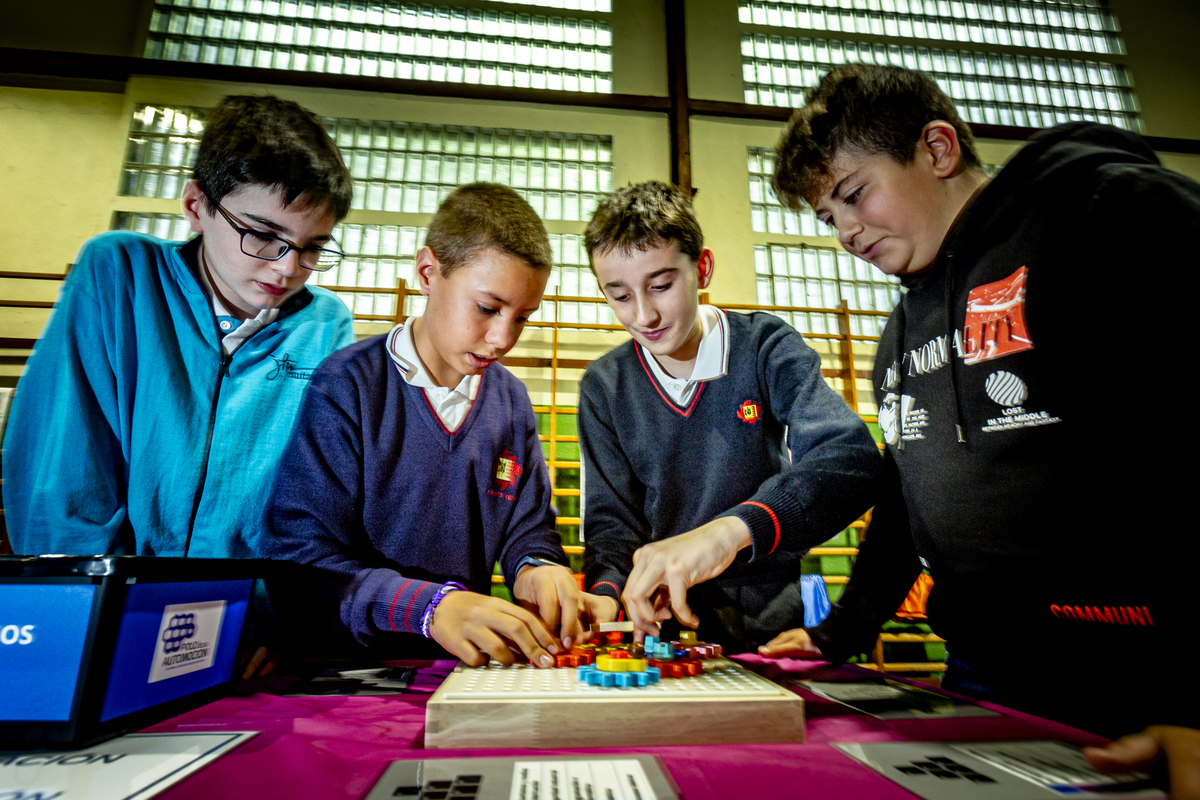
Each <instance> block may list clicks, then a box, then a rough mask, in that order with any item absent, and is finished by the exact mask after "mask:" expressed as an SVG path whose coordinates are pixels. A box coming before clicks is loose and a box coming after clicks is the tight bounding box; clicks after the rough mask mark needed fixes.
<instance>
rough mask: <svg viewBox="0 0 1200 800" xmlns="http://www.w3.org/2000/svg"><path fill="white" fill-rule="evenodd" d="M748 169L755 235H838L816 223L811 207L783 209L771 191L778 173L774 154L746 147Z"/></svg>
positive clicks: (823, 225)
mask: <svg viewBox="0 0 1200 800" xmlns="http://www.w3.org/2000/svg"><path fill="white" fill-rule="evenodd" d="M746 168H747V171H748V172H749V176H750V229H751V230H753V231H755V232H756V233H786V234H789V235H791V236H833V237H835V238H836V237H837V231H835V230H834V229H833V228H831V227H829V226H828V225H826V224H825V223H824V222H821V220H819V219H817V215H816V214H815V213H814V212H813V210H812V209H811V208H809V207H808V206H804V208H801V209H799V210H795V209H791V208H784V207H783V203H781V202H779V198H777V197H776V196H775V190H774V189H772V188H771V176H772V175H774V173H775V150H774V149H773V148H770V147H747V148H746Z"/></svg>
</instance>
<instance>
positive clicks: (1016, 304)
mask: <svg viewBox="0 0 1200 800" xmlns="http://www.w3.org/2000/svg"><path fill="white" fill-rule="evenodd" d="M1028 274H1029V268H1028V267H1021V268H1020V269H1019V270H1017V271H1016V272H1014V273H1013V274H1012V275H1009V276H1008V277H1007V278H1005V279H1004V280H1002V281H996V282H995V283H987V284H984V285H983V286H976V287H975V288H974V289H972V290H971V293H970V294H968V295H967V319H966V322H964V323H963V333H964V336H963V338H964V339H965V344H966V352H965V353H964V354H963V362H964V363H966V364H975V363H978V362H980V361H990V360H991V359H993V358H1000V357H1001V356H1007V355H1010V354H1012V353H1019V352H1021V351H1022V350H1032V349H1033V341H1032V340H1031V339H1030V338H1029V328H1028V327H1026V325H1025V278H1026V276H1027V275H1028Z"/></svg>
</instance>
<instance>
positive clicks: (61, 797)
mask: <svg viewBox="0 0 1200 800" xmlns="http://www.w3.org/2000/svg"><path fill="white" fill-rule="evenodd" d="M252 736H254V733H230V732H227V731H222V732H220V733H131V734H129V735H127V736H123V737H121V738H120V739H113V740H112V741H111V742H104V743H103V744H99V745H96V746H95V747H88V748H85V749H83V750H74V751H69V752H62V751H55V752H51V751H41V752H37V753H0V798H2V799H3V800H148V798H150V797H153V796H154V795H156V794H158V793H159V792H161V791H162V790H163V789H166V788H167V787H168V786H172V785H173V784H176V783H178V782H179V781H181V780H183V779H184V778H186V777H187V776H188V775H190V774H192V773H193V772H195V771H196V770H198V769H200V768H201V767H203V766H204V765H206V764H208V763H210V762H212V761H213V760H214V759H216V758H218V757H219V756H221V755H223V754H224V753H226V752H228V751H229V750H232V749H233V748H234V747H237V746H238V745H239V744H241V743H242V742H244V741H246V740H247V739H249V738H250V737H252Z"/></svg>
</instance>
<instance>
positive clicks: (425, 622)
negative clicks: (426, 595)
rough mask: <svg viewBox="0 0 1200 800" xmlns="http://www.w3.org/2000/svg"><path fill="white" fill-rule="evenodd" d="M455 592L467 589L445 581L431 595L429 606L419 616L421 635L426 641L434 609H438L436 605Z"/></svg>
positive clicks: (459, 584)
mask: <svg viewBox="0 0 1200 800" xmlns="http://www.w3.org/2000/svg"><path fill="white" fill-rule="evenodd" d="M456 591H464V592H465V591H467V587H465V586H463V585H462V584H461V583H457V582H455V581H446V582H445V583H444V584H442V588H440V589H438V590H437V592H436V593H435V594H434V595H433V599H432V600H430V601H429V605H427V606H425V613H424V614H422V615H421V635H422V636H424V637H425V638H426V639H429V638H431V637H430V635H429V629H430V627H432V626H433V611H434V609H435V608H437V607H438V603H440V602H442V599H443V598H444V597H445V596H446V595H448V594H450V593H451V592H456Z"/></svg>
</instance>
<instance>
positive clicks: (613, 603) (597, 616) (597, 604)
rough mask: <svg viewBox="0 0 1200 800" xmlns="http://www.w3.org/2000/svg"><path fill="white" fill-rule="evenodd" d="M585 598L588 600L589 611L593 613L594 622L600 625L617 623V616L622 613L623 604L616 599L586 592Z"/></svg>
mask: <svg viewBox="0 0 1200 800" xmlns="http://www.w3.org/2000/svg"><path fill="white" fill-rule="evenodd" d="M583 596H584V597H585V598H586V599H587V604H588V609H589V610H590V611H591V613H592V622H594V623H596V624H597V625H598V624H600V623H601V622H616V621H617V615H619V614H620V613H621V604H620V603H618V602H617V599H616V598H615V597H609V596H608V595H604V594H588V593H586V592H585V593H584V595H583Z"/></svg>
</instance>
